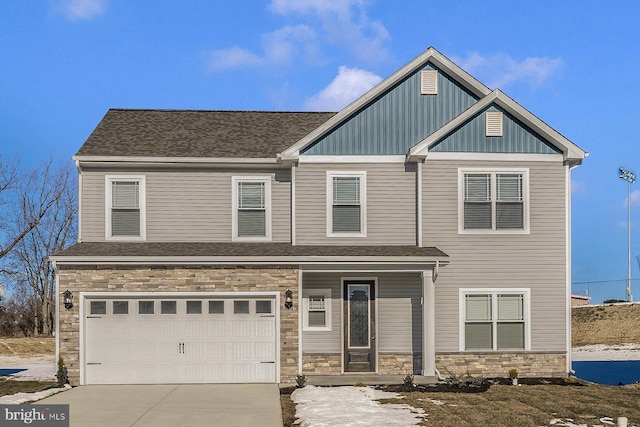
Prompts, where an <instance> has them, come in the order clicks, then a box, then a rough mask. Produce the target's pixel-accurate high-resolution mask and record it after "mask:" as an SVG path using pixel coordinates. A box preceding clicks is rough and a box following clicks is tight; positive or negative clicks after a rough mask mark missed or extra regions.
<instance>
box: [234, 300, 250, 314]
mask: <svg viewBox="0 0 640 427" xmlns="http://www.w3.org/2000/svg"><path fill="white" fill-rule="evenodd" d="M233 313H234V314H247V313H249V301H234V302H233Z"/></svg>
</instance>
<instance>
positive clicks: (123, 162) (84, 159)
mask: <svg viewBox="0 0 640 427" xmlns="http://www.w3.org/2000/svg"><path fill="white" fill-rule="evenodd" d="M73 160H74V161H75V162H76V164H77V165H78V168H82V167H85V166H93V167H112V166H116V165H117V166H118V167H140V166H144V167H149V166H161V167H167V166H177V167H184V166H203V165H207V166H223V167H224V166H229V167H234V166H245V167H246V166H249V167H251V166H265V165H268V166H278V165H282V162H281V161H280V160H279V159H277V158H276V157H271V158H256V157H136V156H131V157H129V156H74V157H73ZM286 166H287V167H288V166H289V165H286Z"/></svg>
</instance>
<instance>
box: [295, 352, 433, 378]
mask: <svg viewBox="0 0 640 427" xmlns="http://www.w3.org/2000/svg"><path fill="white" fill-rule="evenodd" d="M421 360H422V355H420V354H418V355H413V354H399V353H378V374H379V375H404V374H409V373H414V374H420V369H421ZM302 373H303V374H306V375H340V374H342V355H340V354H335V353H304V354H303V355H302Z"/></svg>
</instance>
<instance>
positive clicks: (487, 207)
mask: <svg viewBox="0 0 640 427" xmlns="http://www.w3.org/2000/svg"><path fill="white" fill-rule="evenodd" d="M459 180H460V182H459V187H460V192H459V193H460V194H459V197H460V200H459V231H460V232H461V233H469V232H471V233H473V232H479V233H482V232H502V233H514V232H516V233H522V232H525V233H526V232H528V231H529V214H528V211H529V206H528V171H527V170H525V169H517V170H516V169H513V170H500V171H497V170H496V171H491V170H470V169H468V170H460V176H459Z"/></svg>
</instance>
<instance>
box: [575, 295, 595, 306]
mask: <svg viewBox="0 0 640 427" xmlns="http://www.w3.org/2000/svg"><path fill="white" fill-rule="evenodd" d="M589 304H591V297H590V296H589V295H578V294H571V307H579V306H581V305H589Z"/></svg>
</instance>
